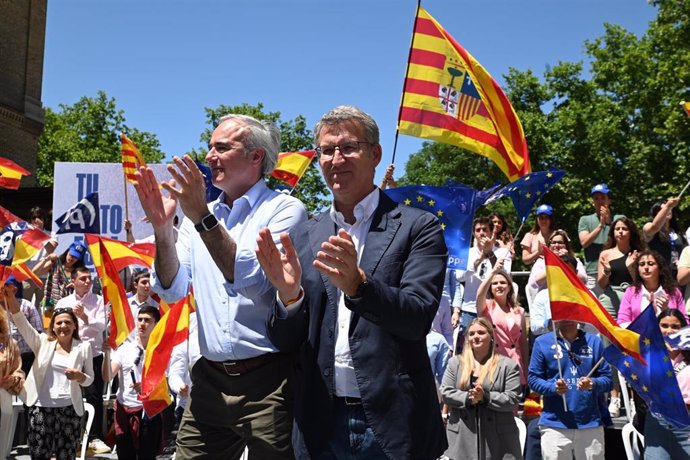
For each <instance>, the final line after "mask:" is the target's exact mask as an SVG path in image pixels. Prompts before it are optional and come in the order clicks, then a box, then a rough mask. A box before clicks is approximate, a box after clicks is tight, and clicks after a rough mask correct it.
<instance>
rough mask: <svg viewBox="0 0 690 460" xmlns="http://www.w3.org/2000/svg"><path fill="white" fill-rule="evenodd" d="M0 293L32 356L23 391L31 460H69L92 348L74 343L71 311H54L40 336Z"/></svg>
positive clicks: (75, 443) (75, 329)
mask: <svg viewBox="0 0 690 460" xmlns="http://www.w3.org/2000/svg"><path fill="white" fill-rule="evenodd" d="M3 294H4V296H5V302H6V305H7V306H8V308H9V311H10V313H12V320H13V321H14V324H16V325H17V329H19V332H20V333H21V334H22V336H23V337H24V340H26V342H27V343H28V344H29V347H31V349H32V350H33V351H34V353H35V355H36V359H35V360H34V363H33V365H32V366H31V372H30V373H29V376H28V377H27V379H26V384H25V385H24V392H22V399H24V402H25V403H26V405H27V406H29V420H30V422H29V426H30V427H29V436H28V438H29V453H30V455H31V458H32V459H50V458H51V457H52V456H53V455H54V456H55V457H56V458H57V459H69V458H74V457H75V455H76V450H77V446H78V444H79V437H80V434H81V417H82V415H84V403H83V399H82V390H81V387H87V386H89V385H90V384H91V382H92V381H93V363H92V358H91V346H90V345H89V343H88V342H82V341H81V340H79V331H78V326H77V317H76V315H75V314H74V311H73V310H72V309H71V308H59V309H55V311H54V312H53V316H52V317H51V319H50V327H49V328H48V333H47V334H46V333H39V332H37V331H36V329H34V328H33V326H31V324H29V322H28V321H27V319H26V317H25V316H24V314H23V313H22V312H21V311H20V308H19V302H17V299H16V298H14V296H12V295H10V294H9V292H8V291H7V290H6V289H5V291H4V293H3Z"/></svg>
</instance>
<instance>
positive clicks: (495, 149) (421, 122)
mask: <svg viewBox="0 0 690 460" xmlns="http://www.w3.org/2000/svg"><path fill="white" fill-rule="evenodd" d="M398 130H399V132H401V133H403V134H407V135H409V136H416V137H421V138H423V139H430V140H434V141H437V142H442V143H444V144H451V145H455V146H457V147H461V148H464V149H467V150H470V151H472V152H474V153H477V154H479V155H483V156H485V157H487V158H489V159H491V160H492V161H493V162H494V163H496V164H497V165H498V167H499V168H500V169H501V171H503V173H504V174H505V175H506V176H507V177H508V179H510V181H511V182H512V181H514V180H516V179H517V178H519V177H522V176H524V175H525V174H527V173H529V172H530V171H531V166H530V160H529V152H528V151H527V141H526V139H525V133H524V132H523V130H522V124H520V120H519V119H518V116H517V114H516V113H515V110H514V109H513V106H512V105H511V104H510V101H509V100H508V98H507V97H506V95H505V94H504V93H503V90H501V88H500V86H498V83H496V81H495V80H494V79H493V78H492V77H491V75H489V73H488V72H487V71H486V70H484V68H483V67H482V66H481V64H479V62H477V60H476V59H475V58H474V57H473V56H472V55H471V54H470V53H468V52H467V51H465V49H464V48H463V47H462V46H460V45H459V44H458V42H456V41H455V39H454V38H453V37H452V36H451V35H450V34H449V33H448V32H446V30H445V29H444V28H443V27H442V26H441V25H440V24H439V23H438V22H436V20H435V19H434V18H433V17H431V15H430V14H429V13H427V12H426V11H425V10H424V8H422V7H421V6H420V7H419V8H418V10H417V18H416V20H415V26H414V34H413V37H412V47H411V49H410V60H409V63H408V69H407V75H406V78H405V84H404V87H403V96H402V102H401V105H400V113H399V115H398Z"/></svg>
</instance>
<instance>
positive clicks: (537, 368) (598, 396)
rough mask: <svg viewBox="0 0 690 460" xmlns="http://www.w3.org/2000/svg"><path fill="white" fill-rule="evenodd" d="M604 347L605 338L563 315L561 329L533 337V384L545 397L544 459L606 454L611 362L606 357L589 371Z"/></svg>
mask: <svg viewBox="0 0 690 460" xmlns="http://www.w3.org/2000/svg"><path fill="white" fill-rule="evenodd" d="M554 336H555V337H554ZM556 341H558V346H556ZM603 353H604V345H603V344H602V342H601V339H600V338H599V337H598V336H597V335H594V334H588V333H587V332H585V331H583V330H580V329H578V323H577V322H575V321H559V322H558V323H557V330H555V331H553V332H548V333H546V334H544V335H541V336H539V337H537V339H536V340H535V342H534V348H533V349H532V359H531V361H530V365H529V386H530V388H531V389H532V390H533V391H535V392H537V393H539V394H541V395H542V396H543V397H544V408H543V410H542V413H541V418H540V419H539V430H540V432H541V452H542V456H543V458H544V460H566V459H567V460H571V459H573V458H577V459H580V458H582V459H589V460H591V459H603V458H604V423H605V421H606V422H610V418H609V415H608V411H607V410H606V404H605V403H604V399H603V398H604V395H605V394H606V392H608V391H610V390H611V388H613V382H612V380H611V368H610V366H609V364H608V363H607V362H606V361H602V362H601V364H599V367H597V369H596V370H595V371H594V373H593V374H592V375H591V376H589V373H590V371H592V369H593V368H594V366H595V365H596V364H597V363H598V362H599V358H601V357H602V355H603ZM559 364H560V365H559ZM560 372H562V377H561V375H560Z"/></svg>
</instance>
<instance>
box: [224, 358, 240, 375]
mask: <svg viewBox="0 0 690 460" xmlns="http://www.w3.org/2000/svg"><path fill="white" fill-rule="evenodd" d="M221 364H223V369H224V370H225V373H226V374H227V375H229V376H230V377H237V376H239V375H242V374H241V373H238V372H230V370H229V369H228V368H230V369H232V367H234V366H236V365H237V361H230V362H227V361H223V362H222V363H221Z"/></svg>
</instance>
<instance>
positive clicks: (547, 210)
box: [537, 204, 553, 216]
mask: <svg viewBox="0 0 690 460" xmlns="http://www.w3.org/2000/svg"><path fill="white" fill-rule="evenodd" d="M540 214H546V215H547V216H552V215H553V208H552V207H551V206H549V205H548V204H542V205H541V206H539V207H538V208H537V215H540Z"/></svg>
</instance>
